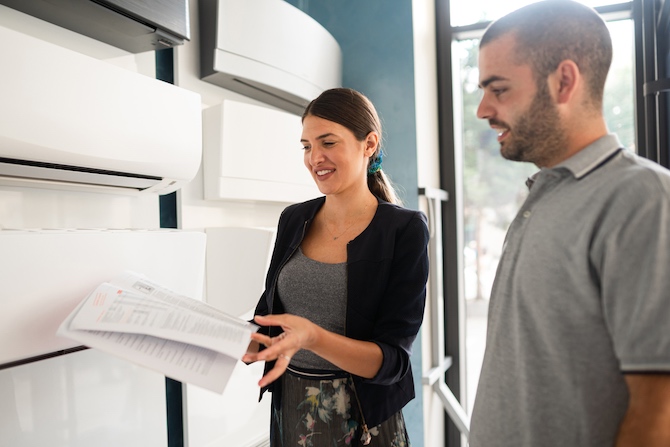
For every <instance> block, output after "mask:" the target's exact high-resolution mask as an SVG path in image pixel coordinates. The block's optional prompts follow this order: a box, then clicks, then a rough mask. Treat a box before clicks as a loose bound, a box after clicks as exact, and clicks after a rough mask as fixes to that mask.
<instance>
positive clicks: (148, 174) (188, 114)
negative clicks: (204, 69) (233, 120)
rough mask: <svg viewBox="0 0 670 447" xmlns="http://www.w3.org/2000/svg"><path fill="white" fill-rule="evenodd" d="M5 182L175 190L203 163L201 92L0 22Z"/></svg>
mask: <svg viewBox="0 0 670 447" xmlns="http://www.w3.org/2000/svg"><path fill="white" fill-rule="evenodd" d="M0 41H2V42H3V43H2V45H0V60H2V70H0V98H1V100H0V183H2V184H4V185H20V186H26V185H27V186H31V185H32V186H36V187H52V188H66V189H72V188H76V189H80V188H81V187H85V188H86V189H89V190H96V191H114V192H124V193H127V192H131V193H137V192H154V193H158V194H165V193H168V192H172V191H174V190H176V189H178V188H179V187H181V186H182V185H183V184H185V183H187V182H189V181H191V180H192V179H193V177H194V176H195V174H196V172H197V171H198V169H199V167H200V160H201V154H202V113H201V100H200V96H199V95H198V94H196V93H193V92H190V91H187V90H184V89H181V88H179V87H176V86H174V85H171V84H168V83H165V82H162V81H158V80H156V79H153V78H150V77H148V76H144V75H141V74H138V73H134V72H131V71H128V70H124V69H121V68H119V67H116V66H114V65H111V64H109V63H106V62H104V61H100V60H97V59H94V58H91V57H88V56H85V55H83V54H80V53H77V52H74V51H71V50H68V49H66V48H63V47H59V46H57V45H53V44H51V43H48V42H45V41H43V40H39V39H36V38H34V37H31V36H27V35H25V34H22V33H19V32H17V31H14V30H10V29H7V28H3V27H0Z"/></svg>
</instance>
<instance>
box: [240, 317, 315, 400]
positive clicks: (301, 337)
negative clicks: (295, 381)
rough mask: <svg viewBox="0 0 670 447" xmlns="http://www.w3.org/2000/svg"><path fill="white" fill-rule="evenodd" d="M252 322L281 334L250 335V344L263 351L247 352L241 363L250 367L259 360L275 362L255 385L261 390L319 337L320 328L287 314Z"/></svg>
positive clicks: (256, 318)
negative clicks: (296, 355) (255, 344)
mask: <svg viewBox="0 0 670 447" xmlns="http://www.w3.org/2000/svg"><path fill="white" fill-rule="evenodd" d="M254 321H255V322H256V323H258V324H259V325H261V326H280V327H281V328H282V330H283V331H284V332H283V333H281V334H279V335H278V336H277V337H269V336H267V335H263V334H259V333H254V334H251V340H252V341H251V343H252V344H253V343H254V342H258V343H260V344H262V345H264V346H265V347H266V349H264V350H262V351H260V352H255V353H254V352H250V351H249V352H247V353H246V354H245V355H244V357H242V361H243V362H245V363H252V362H256V361H259V360H264V361H272V360H276V363H275V366H274V368H272V369H271V370H270V371H268V373H267V374H266V375H265V376H263V378H262V379H261V380H260V381H259V382H258V385H259V386H261V387H264V386H266V385H268V384H270V383H272V382H274V381H275V380H277V379H278V378H279V377H280V376H281V375H282V374H284V372H285V371H286V368H287V367H288V365H289V363H290V361H291V357H293V355H294V354H295V353H296V352H298V351H299V350H300V349H309V348H310V346H312V345H313V344H314V343H315V341H316V338H317V337H318V331H319V327H318V326H317V325H315V324H314V323H312V322H311V321H309V320H307V319H306V318H302V317H298V316H295V315H290V314H281V315H267V316H260V315H257V316H256V317H254Z"/></svg>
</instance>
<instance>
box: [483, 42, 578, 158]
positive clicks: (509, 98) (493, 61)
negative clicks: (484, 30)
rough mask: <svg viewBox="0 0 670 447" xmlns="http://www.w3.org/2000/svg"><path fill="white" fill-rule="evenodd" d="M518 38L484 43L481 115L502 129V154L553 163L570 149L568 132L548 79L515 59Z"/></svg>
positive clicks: (492, 126)
mask: <svg viewBox="0 0 670 447" xmlns="http://www.w3.org/2000/svg"><path fill="white" fill-rule="evenodd" d="M515 40H516V39H515V37H514V35H513V34H506V35H503V36H502V37H500V38H498V39H496V40H493V41H491V42H489V43H488V44H486V45H485V46H484V47H483V48H481V50H480V53H479V85H480V87H481V88H482V90H483V92H484V94H483V97H482V100H481V102H480V104H479V108H478V109H477V116H478V117H479V118H481V119H486V120H488V121H489V124H490V125H491V128H493V129H494V130H496V131H497V132H498V142H499V143H500V153H501V154H502V156H503V157H505V158H506V159H508V160H514V161H527V162H531V163H535V164H536V165H537V166H539V167H550V166H552V165H553V164H555V160H557V159H559V157H560V154H561V153H562V152H564V151H565V149H566V136H565V135H566V134H565V132H564V131H563V128H562V126H561V121H560V116H559V113H558V109H557V107H556V104H555V103H554V101H553V99H552V97H551V95H550V94H549V90H548V86H547V83H546V80H543V81H542V82H540V85H539V87H538V85H537V83H536V81H535V78H534V77H533V72H532V69H531V67H530V65H528V64H524V65H519V64H517V63H515V62H514V48H515V44H516V42H515Z"/></svg>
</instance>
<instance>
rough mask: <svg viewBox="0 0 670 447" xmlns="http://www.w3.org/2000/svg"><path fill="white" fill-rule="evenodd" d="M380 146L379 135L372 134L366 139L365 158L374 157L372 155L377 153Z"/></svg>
mask: <svg viewBox="0 0 670 447" xmlns="http://www.w3.org/2000/svg"><path fill="white" fill-rule="evenodd" d="M378 146H379V134H377V132H374V131H373V132H370V133H369V134H368V135H367V136H366V137H365V156H366V157H372V154H374V153H375V151H376V150H377V147H378Z"/></svg>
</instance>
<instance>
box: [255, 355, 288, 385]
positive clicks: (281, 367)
mask: <svg viewBox="0 0 670 447" xmlns="http://www.w3.org/2000/svg"><path fill="white" fill-rule="evenodd" d="M290 361H291V357H290V356H288V355H284V354H279V357H277V362H276V363H275V366H274V368H272V369H271V370H270V371H268V373H267V374H266V375H264V376H263V378H262V379H261V380H260V381H259V382H258V386H260V387H264V386H267V385H269V384H271V383H272V382H274V381H275V380H277V379H278V378H280V377H281V375H282V374H284V372H286V368H287V367H288V364H289V363H290Z"/></svg>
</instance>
